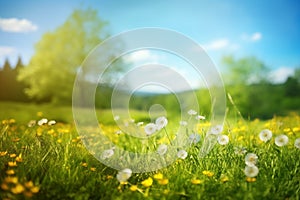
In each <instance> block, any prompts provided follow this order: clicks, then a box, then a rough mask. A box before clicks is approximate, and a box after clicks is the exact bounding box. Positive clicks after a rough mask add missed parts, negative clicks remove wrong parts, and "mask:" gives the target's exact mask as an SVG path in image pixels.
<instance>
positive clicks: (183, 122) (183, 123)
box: [179, 121, 188, 126]
mask: <svg viewBox="0 0 300 200" xmlns="http://www.w3.org/2000/svg"><path fill="white" fill-rule="evenodd" d="M187 124H188V123H187V122H186V121H180V122H179V125H180V126H187Z"/></svg>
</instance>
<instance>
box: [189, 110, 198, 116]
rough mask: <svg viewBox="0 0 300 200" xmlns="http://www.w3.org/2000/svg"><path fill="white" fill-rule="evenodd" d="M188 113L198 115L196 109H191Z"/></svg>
mask: <svg viewBox="0 0 300 200" xmlns="http://www.w3.org/2000/svg"><path fill="white" fill-rule="evenodd" d="M188 114H189V115H197V112H196V111H195V110H193V109H191V110H189V111H188Z"/></svg>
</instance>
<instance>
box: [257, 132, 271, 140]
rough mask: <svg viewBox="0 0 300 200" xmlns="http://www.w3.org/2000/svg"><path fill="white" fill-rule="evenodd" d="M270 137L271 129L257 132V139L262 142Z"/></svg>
mask: <svg viewBox="0 0 300 200" xmlns="http://www.w3.org/2000/svg"><path fill="white" fill-rule="evenodd" d="M271 138H272V131H270V130H269V129H264V130H262V131H261V132H260V133H259V139H260V140H261V141H263V142H267V141H269V140H271Z"/></svg>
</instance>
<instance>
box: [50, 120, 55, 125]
mask: <svg viewBox="0 0 300 200" xmlns="http://www.w3.org/2000/svg"><path fill="white" fill-rule="evenodd" d="M54 124H56V121H55V120H50V121H49V122H48V125H49V126H52V125H54Z"/></svg>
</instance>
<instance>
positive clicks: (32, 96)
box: [0, 9, 300, 118]
mask: <svg viewBox="0 0 300 200" xmlns="http://www.w3.org/2000/svg"><path fill="white" fill-rule="evenodd" d="M106 25H107V22H105V21H103V20H102V19H100V18H99V16H98V14H97V11H95V10H92V9H86V10H80V9H79V10H75V11H74V12H73V13H72V14H71V15H70V16H69V17H68V18H67V20H66V21H65V22H64V23H63V24H62V25H61V26H59V27H58V28H57V29H55V30H54V31H52V32H47V33H45V34H44V35H43V36H42V38H41V39H40V40H39V41H38V42H37V44H36V45H35V54H34V55H33V56H32V58H31V60H30V62H29V64H28V65H27V66H26V67H25V66H24V65H23V63H22V60H21V58H20V57H19V59H18V62H17V64H16V66H11V65H10V63H9V61H8V60H7V59H6V61H5V63H4V65H3V67H2V68H1V69H0V101H24V102H28V101H32V102H52V103H56V104H60V105H61V104H67V105H71V102H72V91H73V84H74V80H75V77H76V73H77V72H78V70H79V67H80V65H81V64H82V62H83V60H84V59H85V58H86V56H87V55H88V54H89V52H90V51H91V50H92V49H93V48H94V47H95V46H97V45H98V44H99V43H100V42H102V41H104V40H105V39H106V38H107V37H108V36H109V34H108V33H107V29H106V28H107V26H106ZM120 44H122V42H121V41H120ZM114 50H116V49H115V47H107V51H108V52H110V51H112V52H113V51H114ZM102 53H103V52H102ZM104 53H106V52H104ZM111 56H112V57H113V54H112V55H111ZM96 59H99V60H101V55H99V58H96ZM95 62H98V60H95ZM222 63H223V66H222V68H221V71H222V72H223V74H222V75H223V78H224V83H225V88H226V93H228V94H229V95H230V96H231V97H232V98H230V99H228V101H227V106H228V108H229V110H230V111H232V112H234V110H235V109H239V111H240V112H241V113H242V114H243V115H244V116H245V117H248V116H250V117H262V118H269V117H272V115H274V114H287V113H288V112H289V111H298V112H299V111H300V69H296V70H295V73H294V75H293V76H290V77H289V78H288V79H287V80H286V81H285V82H284V83H281V84H274V83H272V81H271V80H269V78H268V73H269V68H268V67H267V66H266V65H265V64H264V63H263V62H262V61H260V60H258V59H257V58H255V57H244V58H240V59H236V58H234V56H224V58H223V60H222ZM116 64H117V65H119V67H116V68H115V69H113V70H112V71H111V72H109V73H110V74H111V75H109V76H107V77H109V79H111V80H113V79H117V77H118V76H119V75H120V72H121V71H122V68H124V67H126V66H124V65H123V64H124V63H116ZM82 73H84V72H82ZM90 78H91V77H90ZM112 82H113V81H112ZM85 84H90V83H88V81H87V82H86V83H85ZM112 91H113V84H111V83H110V80H108V81H106V83H105V84H99V86H98V88H97V91H96V94H95V99H96V102H95V104H96V107H98V108H104V109H105V108H110V106H111V105H110V103H111V94H112ZM195 93H196V94H197V96H198V99H199V101H200V102H201V103H200V104H201V108H200V110H202V111H203V114H205V113H207V114H209V112H210V105H211V102H210V101H209V100H206V99H204V98H203V96H205V97H209V92H208V89H200V90H198V91H195ZM131 100H132V101H131V102H130V104H131V107H134V108H136V109H140V110H147V109H149V107H150V106H151V105H153V104H155V103H156V102H163V104H164V105H165V106H166V107H167V108H169V109H170V110H172V108H174V105H175V104H176V103H177V101H176V99H175V98H174V96H173V95H168V94H165V95H162V94H161V95H156V96H153V95H152V96H151V95H150V96H147V95H145V94H143V95H140V94H136V95H134V96H133V97H132V98H131ZM232 101H233V102H232ZM173 112H176V111H173Z"/></svg>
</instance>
